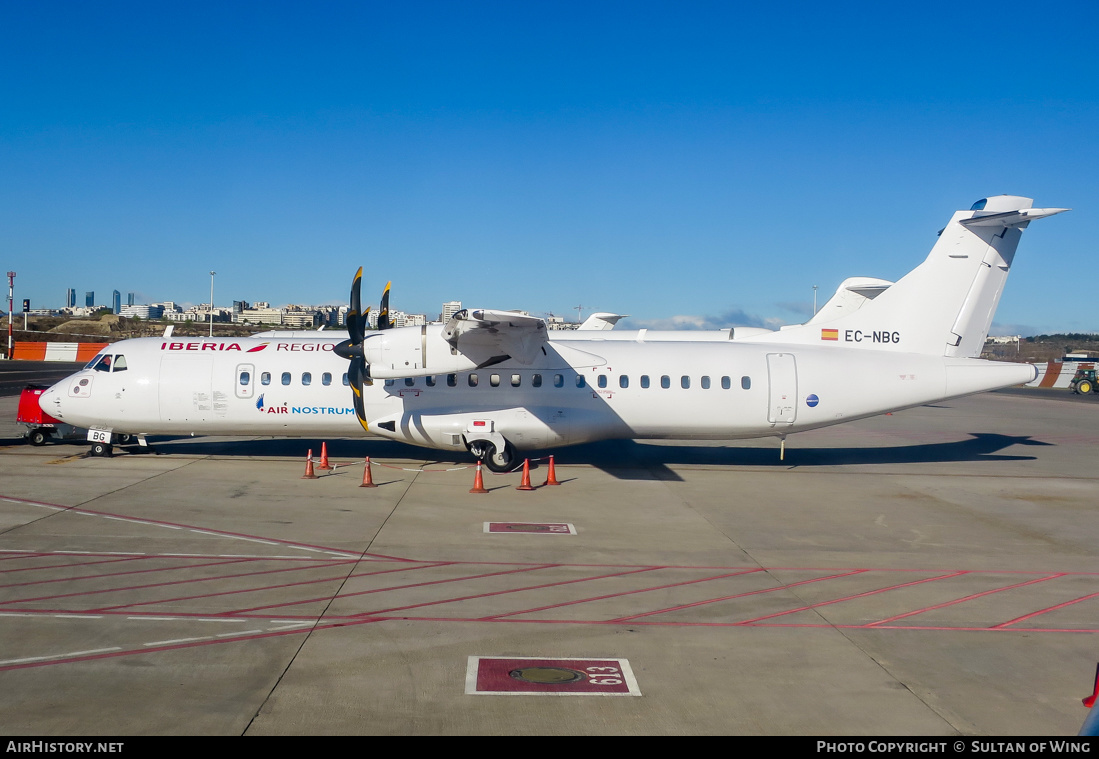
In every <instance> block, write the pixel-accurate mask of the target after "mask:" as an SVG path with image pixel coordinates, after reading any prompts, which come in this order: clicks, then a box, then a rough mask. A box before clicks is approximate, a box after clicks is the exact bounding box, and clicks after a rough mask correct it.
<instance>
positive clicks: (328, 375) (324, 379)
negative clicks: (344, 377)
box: [321, 372, 332, 387]
mask: <svg viewBox="0 0 1099 759" xmlns="http://www.w3.org/2000/svg"><path fill="white" fill-rule="evenodd" d="M321 384H322V385H324V386H325V387H328V386H329V385H331V384H332V372H325V373H324V374H322V375H321Z"/></svg>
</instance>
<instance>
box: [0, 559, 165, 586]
mask: <svg viewBox="0 0 1099 759" xmlns="http://www.w3.org/2000/svg"><path fill="white" fill-rule="evenodd" d="M35 558H47V556H46V555H45V554H42V555H40V556H36V557H35ZM48 558H56V556H50V557H48ZM147 558H149V557H148V556H124V557H122V558H111V559H101V560H100V561H81V562H76V563H72V564H47V565H46V566H42V567H20V568H19V569H0V574H4V575H6V574H11V573H13V572H39V571H43V570H46V569H70V568H72V569H75V568H77V567H91V566H95V565H96V564H114V563H115V562H116V561H139V560H141V559H147ZM17 584H21V583H17ZM14 587H15V585H0V588H14Z"/></svg>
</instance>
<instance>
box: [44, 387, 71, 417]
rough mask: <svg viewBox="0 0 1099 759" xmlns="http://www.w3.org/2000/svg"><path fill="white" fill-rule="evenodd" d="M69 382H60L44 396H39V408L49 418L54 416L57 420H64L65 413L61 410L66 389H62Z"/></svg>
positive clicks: (45, 392)
mask: <svg viewBox="0 0 1099 759" xmlns="http://www.w3.org/2000/svg"><path fill="white" fill-rule="evenodd" d="M66 381H67V380H63V381H61V382H58V383H57V384H56V385H53V386H52V387H50V388H49V389H48V390H46V391H44V392H43V393H42V395H40V396H38V407H39V408H40V409H42V411H43V412H45V413H46V414H47V415H48V416H52V417H54V418H55V419H62V418H64V417H63V414H64V411H63V409H62V408H61V406H62V402H61V400H62V398H64V397H65V389H64V388H63V387H62V385H63V384H65V382H66Z"/></svg>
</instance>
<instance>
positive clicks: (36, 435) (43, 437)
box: [30, 430, 50, 445]
mask: <svg viewBox="0 0 1099 759" xmlns="http://www.w3.org/2000/svg"><path fill="white" fill-rule="evenodd" d="M49 439H50V435H49V433H48V432H46V431H45V430H35V431H34V432H32V433H31V434H30V441H31V445H45V444H46V441H47V440H49Z"/></svg>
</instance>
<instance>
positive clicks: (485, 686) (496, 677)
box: [466, 656, 641, 696]
mask: <svg viewBox="0 0 1099 759" xmlns="http://www.w3.org/2000/svg"><path fill="white" fill-rule="evenodd" d="M466 694H468V695H477V696H640V695H641V690H640V689H639V688H638V687H637V681H636V680H635V679H634V676H633V670H632V669H630V663H629V661H627V660H626V659H553V658H541V657H534V656H507V657H504V656H471V657H469V661H468V664H467V666H466Z"/></svg>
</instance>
